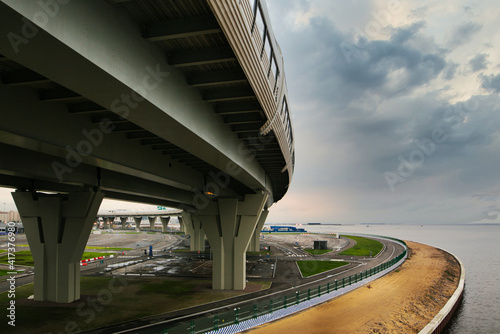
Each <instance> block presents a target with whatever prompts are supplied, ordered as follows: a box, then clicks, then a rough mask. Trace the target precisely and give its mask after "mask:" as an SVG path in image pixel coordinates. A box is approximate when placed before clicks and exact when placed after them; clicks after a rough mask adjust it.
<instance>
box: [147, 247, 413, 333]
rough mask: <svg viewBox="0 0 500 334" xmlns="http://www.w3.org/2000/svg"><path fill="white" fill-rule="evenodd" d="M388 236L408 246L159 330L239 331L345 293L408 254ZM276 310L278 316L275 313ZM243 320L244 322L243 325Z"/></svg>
mask: <svg viewBox="0 0 500 334" xmlns="http://www.w3.org/2000/svg"><path fill="white" fill-rule="evenodd" d="M388 239H392V240H394V241H396V242H398V243H400V244H402V245H404V247H405V249H404V251H403V252H402V253H401V254H399V255H398V256H396V257H395V258H393V259H391V260H389V261H387V262H384V263H382V264H380V265H378V266H376V267H374V268H371V269H368V270H365V271H362V272H360V273H356V274H354V275H350V276H349V277H344V278H342V279H339V280H335V281H334V282H329V283H326V284H323V285H318V286H317V287H316V288H308V289H304V290H296V291H295V292H293V293H290V294H287V295H285V296H283V297H280V298H275V299H270V300H267V301H263V302H255V303H251V304H249V305H243V306H240V307H237V308H233V309H231V310H228V311H226V312H218V313H216V314H213V315H212V316H209V317H203V318H199V319H195V320H191V321H188V322H182V323H177V324H175V325H174V326H170V327H166V328H164V329H163V330H161V331H158V332H157V333H158V334H159V333H163V334H166V333H169V334H181V333H182V334H184V333H189V334H195V333H207V332H213V333H236V332H239V331H242V330H246V329H248V328H251V327H253V326H255V325H260V324H262V323H265V322H269V321H272V320H276V319H278V318H281V317H283V316H285V315H288V314H291V313H295V312H297V311H299V310H302V309H305V308H308V307H310V306H313V305H315V304H318V303H321V302H324V301H326V300H328V299H332V298H334V297H336V296H338V295H340V294H342V293H345V292H348V291H350V290H348V291H342V292H341V293H339V290H342V289H344V290H346V288H347V287H352V286H354V285H356V284H357V283H360V284H365V283H366V282H365V281H367V279H369V278H371V277H373V276H375V275H377V274H380V273H383V272H384V271H387V270H388V269H390V268H391V267H393V266H395V265H399V264H400V263H399V262H400V261H401V260H403V259H404V258H405V257H406V255H407V247H406V243H405V242H404V241H402V240H397V239H393V238H388ZM384 274H385V273H384ZM353 288H355V287H353ZM329 295H331V296H329ZM320 297H323V299H322V300H316V299H320ZM300 306H302V307H300ZM292 308H295V309H294V310H289V311H288V312H287V309H292ZM274 314H275V316H273V315H274ZM258 319H260V321H257V320H258ZM252 320H255V321H252ZM244 322H246V324H243V323H244ZM240 324H241V326H239V325H240ZM229 326H231V327H232V328H230V327H229Z"/></svg>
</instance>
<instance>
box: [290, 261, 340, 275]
mask: <svg viewBox="0 0 500 334" xmlns="http://www.w3.org/2000/svg"><path fill="white" fill-rule="evenodd" d="M348 264H349V262H344V261H297V265H298V266H299V269H300V272H301V273H302V276H303V277H309V276H312V275H316V274H320V273H322V272H325V271H328V270H332V269H336V268H339V267H343V266H346V265H348Z"/></svg>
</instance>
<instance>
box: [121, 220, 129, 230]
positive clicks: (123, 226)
mask: <svg viewBox="0 0 500 334" xmlns="http://www.w3.org/2000/svg"><path fill="white" fill-rule="evenodd" d="M120 220H121V222H122V230H125V229H126V228H127V226H128V223H127V220H128V217H120Z"/></svg>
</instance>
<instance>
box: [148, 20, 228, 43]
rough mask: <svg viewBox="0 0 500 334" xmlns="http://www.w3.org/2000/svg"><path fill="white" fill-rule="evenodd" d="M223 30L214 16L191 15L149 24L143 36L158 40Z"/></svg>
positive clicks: (150, 39) (154, 40)
mask: <svg viewBox="0 0 500 334" xmlns="http://www.w3.org/2000/svg"><path fill="white" fill-rule="evenodd" d="M218 32H221V29H220V27H219V23H218V22H217V20H216V19H215V17H214V16H202V17H190V18H185V19H179V20H169V21H163V22H155V23H151V24H147V25H146V26H145V27H144V32H143V34H142V37H144V38H145V39H147V40H149V41H153V42H157V41H163V40H168V39H176V38H186V37H192V36H200V35H206V34H214V33H218Z"/></svg>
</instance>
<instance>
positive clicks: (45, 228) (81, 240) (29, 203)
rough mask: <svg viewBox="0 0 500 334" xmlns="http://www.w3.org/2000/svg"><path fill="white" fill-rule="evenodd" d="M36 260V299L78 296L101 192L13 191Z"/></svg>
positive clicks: (62, 299)
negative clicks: (50, 192) (83, 256)
mask: <svg viewBox="0 0 500 334" xmlns="http://www.w3.org/2000/svg"><path fill="white" fill-rule="evenodd" d="M12 197H13V198H14V201H15V203H16V206H17V209H18V210H19V214H20V215H21V217H22V220H23V223H24V230H25V232H26V237H27V239H28V243H29V245H30V249H31V253H32V256H33V260H34V262H35V287H34V297H35V300H40V301H52V302H57V303H71V302H73V301H75V300H78V299H80V260H81V257H82V255H83V251H84V249H85V245H86V244H87V240H88V238H89V235H90V231H91V229H92V225H93V223H94V219H95V216H96V215H97V211H98V210H99V206H100V205H101V202H102V199H103V197H104V195H103V194H102V193H101V192H100V191H97V192H94V191H87V192H74V193H69V194H64V195H63V194H43V193H36V192H24V191H16V192H14V193H12Z"/></svg>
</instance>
